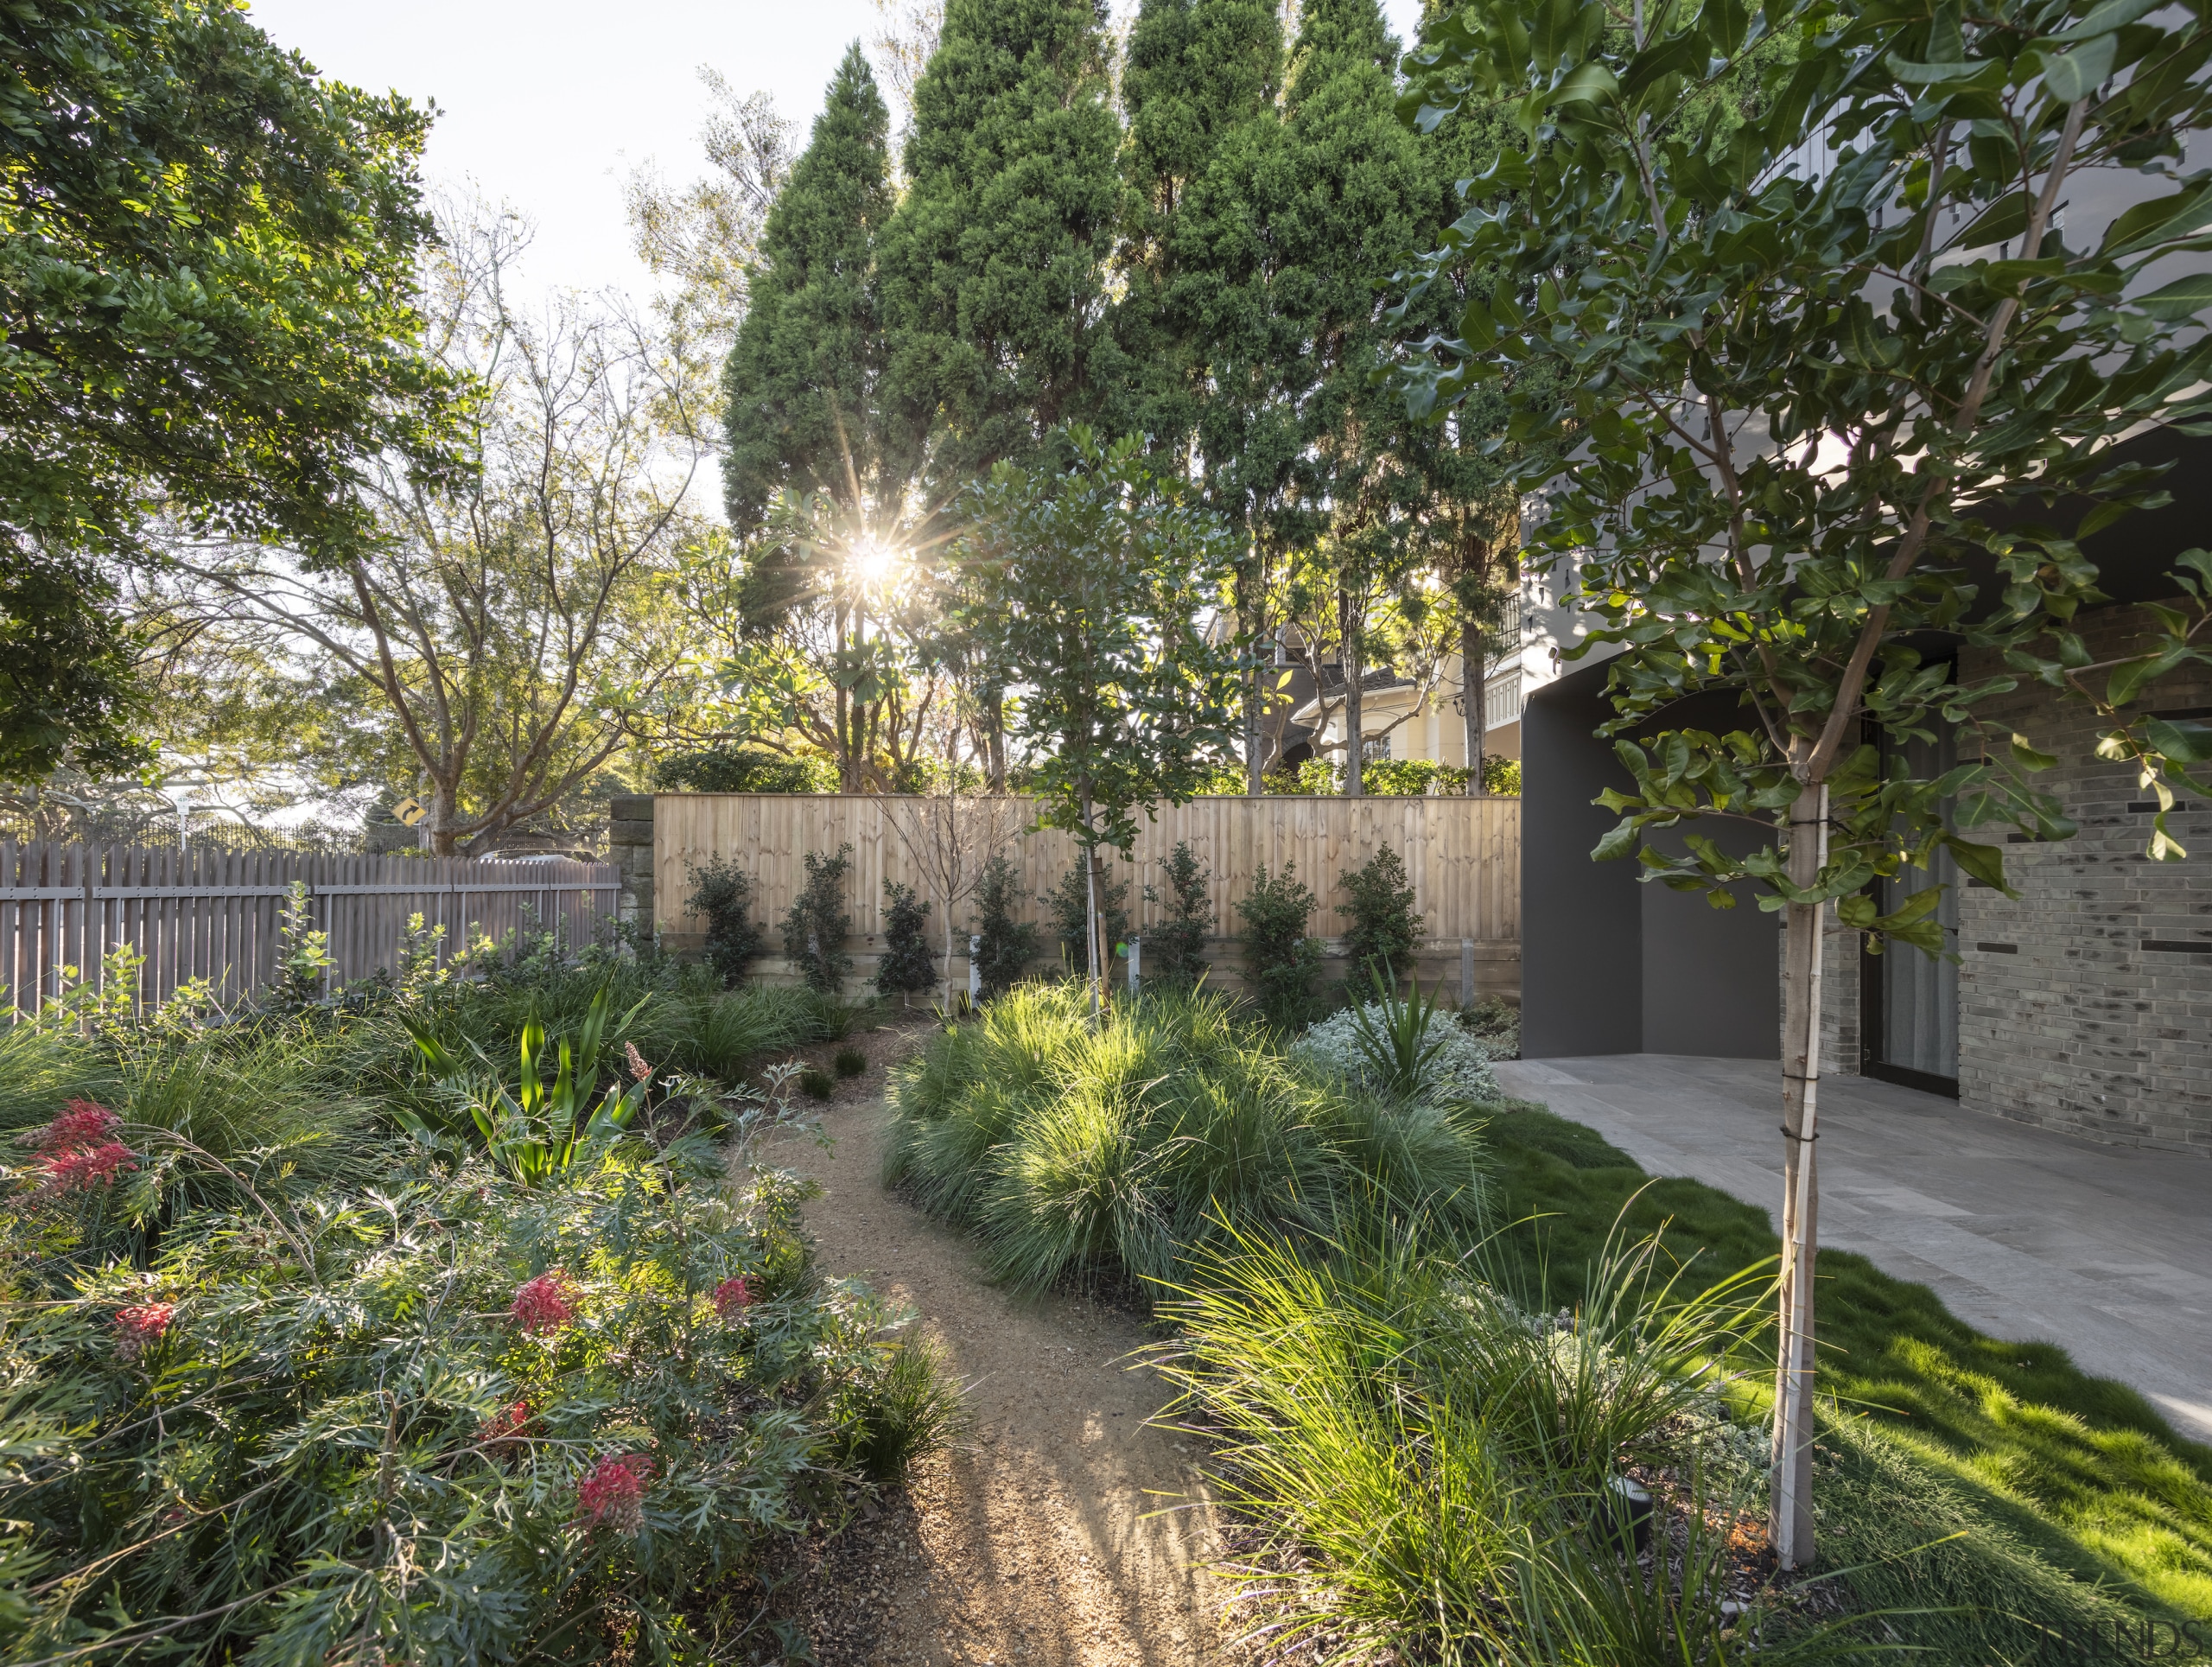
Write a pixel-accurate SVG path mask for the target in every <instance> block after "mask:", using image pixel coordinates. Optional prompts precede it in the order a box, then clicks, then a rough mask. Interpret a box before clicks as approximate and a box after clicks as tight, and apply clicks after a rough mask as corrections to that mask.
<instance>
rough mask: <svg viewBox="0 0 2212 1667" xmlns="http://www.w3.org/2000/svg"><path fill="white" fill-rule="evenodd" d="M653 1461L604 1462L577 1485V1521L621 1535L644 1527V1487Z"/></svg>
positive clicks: (633, 1456) (628, 1457)
mask: <svg viewBox="0 0 2212 1667" xmlns="http://www.w3.org/2000/svg"><path fill="white" fill-rule="evenodd" d="M652 1473H653V1461H652V1460H651V1459H648V1458H647V1457H646V1456H645V1454H642V1453H626V1454H623V1455H622V1456H621V1457H620V1458H618V1459H601V1460H600V1461H599V1462H598V1463H597V1464H595V1465H594V1466H593V1467H591V1470H590V1472H589V1473H588V1474H587V1475H586V1476H585V1477H584V1479H583V1480H582V1481H581V1482H579V1483H578V1484H577V1485H576V1519H577V1520H578V1521H579V1522H582V1523H583V1524H587V1525H588V1526H598V1525H602V1524H603V1525H604V1526H606V1527H608V1528H612V1529H613V1530H615V1532H617V1533H618V1534H635V1533H637V1532H639V1530H642V1529H643V1528H644V1527H645V1484H646V1483H647V1482H649V1481H651V1480H652Z"/></svg>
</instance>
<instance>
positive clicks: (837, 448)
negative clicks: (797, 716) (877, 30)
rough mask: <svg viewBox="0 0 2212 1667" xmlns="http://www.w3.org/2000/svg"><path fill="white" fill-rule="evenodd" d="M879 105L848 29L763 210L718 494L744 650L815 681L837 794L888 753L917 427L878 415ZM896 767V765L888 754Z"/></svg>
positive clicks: (725, 385) (880, 766) (734, 366)
mask: <svg viewBox="0 0 2212 1667" xmlns="http://www.w3.org/2000/svg"><path fill="white" fill-rule="evenodd" d="M889 127H890V114H889V112H888V111H887V110H886V109H885V108H884V103H883V99H882V97H881V95H880V93H879V92H877V90H876V85H875V80H874V76H873V75H872V74H871V73H870V72H869V69H868V60H867V59H866V58H865V57H864V56H863V55H862V54H861V48H860V46H859V44H858V43H857V42H855V44H854V45H853V46H852V48H850V49H849V50H848V51H847V53H846V54H845V57H844V60H843V61H842V63H840V64H839V65H838V67H837V73H836V75H835V76H834V77H833V78H832V79H831V80H830V83H829V92H828V93H827V96H826V98H825V99H824V102H823V111H822V114H821V115H820V116H819V117H818V118H816V120H815V124H814V129H813V133H812V136H811V137H810V140H809V143H808V144H807V148H806V150H805V151H804V154H803V155H801V156H800V157H799V158H798V162H795V163H794V164H793V165H792V168H791V176H790V178H789V180H788V181H786V182H785V185H784V188H783V189H782V191H781V193H780V194H779V195H778V197H777V199H776V202H775V206H774V207H773V208H772V209H771V210H770V211H769V213H768V217H767V220H766V224H765V225H764V226H763V227H762V230H761V236H760V252H759V256H758V258H757V259H756V261H755V262H754V264H753V268H752V269H751V270H750V272H749V274H748V279H747V282H748V289H749V294H750V297H751V300H750V305H749V309H748V311H747V314H746V316H745V319H744V321H742V323H741V325H740V326H739V328H738V332H737V339H736V340H735V342H734V345H733V346H732V347H731V349H730V354H729V358H728V361H727V363H726V364H725V366H724V367H723V373H722V392H723V425H724V429H725V432H726V435H727V436H728V453H727V455H726V456H725V457H724V459H723V463H722V487H723V499H724V504H725V506H726V507H727V509H728V515H729V521H730V525H731V527H732V528H733V529H734V531H735V532H736V533H737V535H738V537H739V538H740V540H741V542H742V543H743V544H744V546H745V571H744V576H743V578H742V580H741V585H740V589H739V592H738V596H737V606H738V612H739V614H740V616H741V619H742V620H743V632H744V635H745V638H746V639H747V645H748V647H747V649H746V650H744V651H741V656H740V658H741V659H743V658H744V655H745V654H746V653H753V654H758V655H759V656H760V657H761V658H762V659H765V660H766V661H768V662H769V670H768V671H767V672H766V674H765V675H763V676H762V678H761V679H760V680H761V681H762V682H763V683H766V684H769V685H770V686H776V684H778V682H779V678H787V677H788V676H789V668H788V667H787V666H786V665H784V664H783V663H782V662H781V661H780V660H779V659H778V652H779V651H782V652H783V653H784V654H785V655H786V656H788V657H793V658H796V659H798V660H799V661H800V662H801V664H802V665H803V666H804V675H803V676H802V677H801V678H800V681H802V682H809V683H811V684H813V685H815V686H817V687H820V688H823V689H825V690H827V693H826V695H825V696H824V697H822V698H821V699H820V700H819V701H818V702H817V703H815V704H814V705H813V706H812V707H811V708H810V709H809V712H808V714H807V716H809V718H810V720H811V721H810V722H806V723H804V724H803V725H801V726H800V727H801V728H802V729H803V730H804V733H805V734H806V735H807V738H808V739H809V740H810V741H814V742H815V743H816V744H817V745H820V746H822V747H823V748H824V750H826V751H827V752H829V754H830V755H831V757H832V759H833V760H835V762H836V766H837V769H838V773H839V785H840V786H842V788H843V789H844V791H846V792H861V791H864V790H866V789H868V788H869V787H871V786H878V785H880V782H881V781H882V779H883V778H884V775H885V773H886V769H885V767H886V762H887V760H885V758H884V756H883V754H885V753H886V751H887V741H891V742H892V743H893V745H892V746H891V748H888V750H891V751H893V753H894V754H895V750H896V749H895V742H896V735H897V732H898V729H899V726H898V724H897V722H896V721H895V713H896V711H897V709H898V703H899V700H900V699H901V697H902V696H903V695H904V693H905V691H906V675H905V674H906V671H907V670H908V669H909V666H910V665H911V662H910V661H908V660H906V659H902V657H901V654H900V652H899V639H898V637H897V636H896V635H895V634H893V633H887V632H886V631H885V630H884V629H882V628H880V627H882V626H883V625H884V623H885V619H886V616H887V614H897V612H898V609H897V608H896V607H895V605H894V604H893V603H890V602H887V600H886V599H885V598H883V597H882V596H881V595H877V594H874V593H871V591H870V590H869V588H868V585H869V574H868V560H869V558H870V557H872V555H873V553H874V551H876V550H897V549H900V548H902V547H904V546H906V544H910V543H912V541H913V538H914V535H915V532H916V531H917V529H916V528H914V527H913V526H912V525H909V524H908V512H909V504H910V499H911V497H912V493H911V492H910V487H911V486H912V478H913V471H914V467H915V464H916V461H917V459H918V451H917V450H916V449H915V447H914V444H913V438H914V436H912V434H911V433H909V432H908V431H907V429H905V428H904V427H903V426H901V425H899V424H898V423H893V422H892V421H890V420H888V416H887V410H886V408H885V405H884V398H883V396H884V376H885V371H886V366H887V357H888V354H887V349H886V347H885V339H884V334H883V328H882V319H881V316H880V295H879V287H878V277H877V267H876V246H877V242H878V239H880V237H881V235H882V232H883V230H884V227H885V226H886V224H887V222H888V221H889V220H890V218H891V213H892V207H893V193H892V188H891V178H890V175H891V156H890V150H889V141H888V137H887V135H888V132H889ZM890 762H891V763H892V764H893V765H895V763H896V762H897V760H896V758H895V757H894V758H893V759H892V760H890Z"/></svg>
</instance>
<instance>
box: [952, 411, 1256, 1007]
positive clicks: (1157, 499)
mask: <svg viewBox="0 0 2212 1667" xmlns="http://www.w3.org/2000/svg"><path fill="white" fill-rule="evenodd" d="M1065 458H1066V461H1051V460H1049V459H1040V460H1039V461H1038V462H1036V463H1033V464H1031V465H1029V466H1027V467H1022V466H1019V465H1016V464H1013V463H1001V464H999V465H998V466H997V467H996V468H994V469H993V470H992V472H991V477H990V479H989V480H988V481H987V482H984V483H982V484H981V485H980V486H978V487H976V488H975V489H973V491H972V492H971V493H970V494H969V500H968V503H967V504H966V506H964V510H965V512H964V513H963V516H962V523H963V525H962V530H961V532H960V534H959V537H958V541H957V544H956V546H955V550H956V555H957V558H958V562H959V565H960V569H961V573H962V576H963V594H964V595H965V596H966V598H967V601H966V604H965V607H964V610H963V625H964V627H965V628H967V629H968V630H969V631H970V632H972V633H974V635H975V637H976V639H977V640H978V641H979V642H980V643H982V644H983V645H985V646H987V647H988V650H989V652H991V653H992V654H993V655H994V656H995V659H996V660H997V662H998V664H999V665H1001V667H1002V669H1003V671H1004V673H1005V675H1006V677H1007V679H1008V681H1009V683H1010V684H1011V685H1013V686H1014V687H1017V688H1018V689H1019V690H1020V701H1019V703H1017V704H1016V705H1015V706H1014V709H1013V710H1014V730H1013V733H1014V739H1015V740H1016V741H1020V742H1026V743H1027V744H1028V745H1029V747H1031V748H1033V754H1032V756H1031V758H1030V760H1029V763H1030V774H1031V779H1032V782H1033V787H1032V791H1033V792H1034V793H1035V794H1036V796H1037V799H1038V804H1039V812H1038V821H1039V824H1040V825H1042V826H1045V827H1049V828H1060V829H1064V830H1066V831H1067V832H1069V833H1071V834H1072V835H1073V836H1074V837H1075V838H1076V840H1077V843H1079V844H1080V845H1081V846H1082V848H1083V856H1084V872H1085V875H1086V878H1087V888H1088V904H1089V909H1088V913H1089V917H1090V927H1089V930H1088V932H1086V934H1085V938H1086V942H1087V946H1088V949H1087V956H1086V959H1087V961H1088V964H1089V973H1090V988H1091V1003H1092V1010H1093V1012H1094V1013H1095V1012H1096V1010H1097V1007H1098V1003H1099V1002H1100V1000H1101V999H1102V981H1103V973H1104V970H1105V968H1106V966H1107V964H1108V961H1107V956H1108V953H1109V951H1108V949H1107V946H1106V945H1104V944H1103V943H1102V942H1101V941H1100V934H1099V923H1100V916H1099V909H1098V900H1099V896H1100V894H1101V892H1102V890H1103V880H1102V877H1101V875H1100V858H1099V853H1100V851H1101V850H1102V849H1104V848H1106V847H1109V846H1110V847H1112V848H1113V849H1116V850H1118V851H1120V852H1121V853H1122V856H1123V857H1124V858H1127V857H1128V854H1129V851H1130V849H1131V848H1132V847H1133V846H1134V845H1135V843H1136V832H1137V829H1136V812H1137V811H1139V810H1140V809H1141V808H1145V807H1147V806H1150V805H1155V804H1157V803H1159V802H1160V800H1162V799H1166V800H1167V801H1169V802H1170V803H1173V804H1181V803H1184V802H1185V801H1186V800H1188V799H1192V798H1193V797H1195V796H1196V795H1197V794H1198V792H1200V791H1201V789H1203V788H1204V786H1205V784H1206V783H1207V781H1208V780H1209V779H1211V774H1212V773H1213V771H1214V770H1215V769H1217V767H1219V764H1220V763H1221V761H1222V760H1224V759H1225V758H1227V757H1228V756H1229V755H1230V752H1231V750H1232V748H1233V741H1232V735H1231V724H1232V722H1233V721H1234V715H1235V711H1236V701H1237V694H1238V689H1239V684H1240V676H1241V671H1242V668H1243V653H1242V650H1241V647H1240V646H1239V645H1238V644H1237V643H1236V642H1235V641H1234V640H1233V639H1230V640H1226V641H1224V640H1217V639H1214V638H1213V637H1212V636H1211V635H1210V633H1209V632H1208V630H1207V625H1208V622H1209V619H1210V616H1211V615H1213V614H1216V613H1217V610H1218V609H1219V608H1221V606H1222V604H1223V602H1224V599H1225V587H1226V584H1227V582H1228V579H1229V576H1230V571H1231V568H1232V565H1233V563H1234V561H1235V558H1236V538H1235V536H1234V534H1233V533H1232V531H1231V530H1230V527H1229V525H1228V524H1227V523H1226V522H1225V521H1224V520H1223V519H1222V518H1221V517H1220V516H1218V515H1217V514H1215V513H1214V512H1212V511H1211V510H1208V509H1206V508H1205V507H1204V506H1200V505H1198V504H1194V503H1192V501H1191V500H1190V499H1191V494H1190V493H1189V491H1188V489H1187V487H1185V484H1184V483H1183V482H1181V481H1179V480H1176V479H1174V478H1173V477H1172V476H1167V475H1165V474H1161V473H1160V472H1159V471H1158V470H1157V469H1156V468H1154V465H1153V463H1152V462H1151V461H1148V460H1147V455H1146V447H1145V445H1144V442H1142V441H1141V439H1139V438H1137V437H1134V436H1132V437H1130V438H1127V439H1122V440H1116V441H1113V442H1102V441H1100V440H1099V439H1098V438H1097V437H1096V436H1095V435H1094V434H1093V433H1092V432H1091V431H1090V429H1085V428H1083V427H1080V426H1077V427H1076V428H1073V429H1069V430H1067V431H1066V433H1065Z"/></svg>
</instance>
